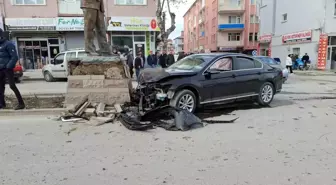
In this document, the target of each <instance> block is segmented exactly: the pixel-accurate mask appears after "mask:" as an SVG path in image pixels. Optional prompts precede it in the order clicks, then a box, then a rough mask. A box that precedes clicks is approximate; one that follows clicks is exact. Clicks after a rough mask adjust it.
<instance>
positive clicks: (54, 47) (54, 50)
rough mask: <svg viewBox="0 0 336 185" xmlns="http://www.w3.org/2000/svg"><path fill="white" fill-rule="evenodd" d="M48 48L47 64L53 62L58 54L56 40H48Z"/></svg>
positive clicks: (57, 42)
mask: <svg viewBox="0 0 336 185" xmlns="http://www.w3.org/2000/svg"><path fill="white" fill-rule="evenodd" d="M48 47H49V51H50V52H49V54H50V55H49V58H50V60H49V62H50V61H53V60H54V58H55V56H56V55H57V54H58V53H59V52H60V49H59V41H58V38H48Z"/></svg>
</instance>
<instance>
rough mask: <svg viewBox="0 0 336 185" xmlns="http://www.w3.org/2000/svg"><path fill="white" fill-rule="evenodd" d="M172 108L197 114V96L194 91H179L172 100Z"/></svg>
mask: <svg viewBox="0 0 336 185" xmlns="http://www.w3.org/2000/svg"><path fill="white" fill-rule="evenodd" d="M170 106H172V107H176V108H180V109H185V110H187V111H189V112H195V110H196V107H197V100H196V96H195V94H194V93H193V92H192V91H190V90H187V89H185V90H182V91H179V92H177V93H176V94H175V96H174V98H173V99H171V100H170Z"/></svg>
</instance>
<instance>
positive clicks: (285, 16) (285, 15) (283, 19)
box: [282, 13, 287, 22]
mask: <svg viewBox="0 0 336 185" xmlns="http://www.w3.org/2000/svg"><path fill="white" fill-rule="evenodd" d="M286 21H287V14H286V13H285V14H282V22H286Z"/></svg>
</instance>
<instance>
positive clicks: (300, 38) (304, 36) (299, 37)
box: [282, 30, 312, 44]
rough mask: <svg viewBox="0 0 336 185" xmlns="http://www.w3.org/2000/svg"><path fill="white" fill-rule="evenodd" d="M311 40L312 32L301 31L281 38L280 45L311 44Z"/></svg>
mask: <svg viewBox="0 0 336 185" xmlns="http://www.w3.org/2000/svg"><path fill="white" fill-rule="evenodd" d="M311 40H312V31H311V30H309V31H301V32H297V33H290V34H286V35H283V36H282V43H284V44H292V43H302V42H311Z"/></svg>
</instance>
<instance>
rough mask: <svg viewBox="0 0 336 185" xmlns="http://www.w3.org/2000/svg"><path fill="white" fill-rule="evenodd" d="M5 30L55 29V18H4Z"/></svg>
mask: <svg viewBox="0 0 336 185" xmlns="http://www.w3.org/2000/svg"><path fill="white" fill-rule="evenodd" d="M5 24H6V30H7V31H55V30H56V19H55V18H6V19H5Z"/></svg>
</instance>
